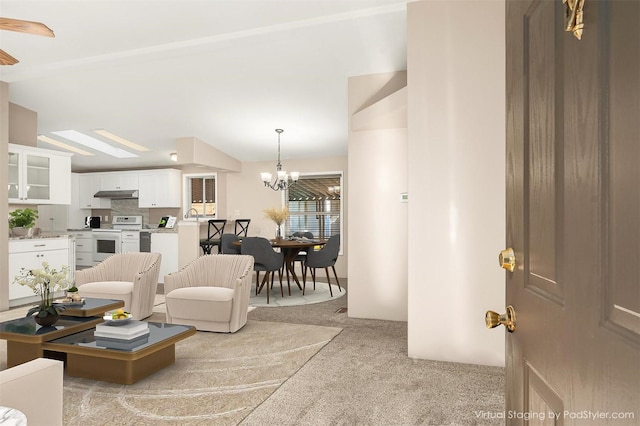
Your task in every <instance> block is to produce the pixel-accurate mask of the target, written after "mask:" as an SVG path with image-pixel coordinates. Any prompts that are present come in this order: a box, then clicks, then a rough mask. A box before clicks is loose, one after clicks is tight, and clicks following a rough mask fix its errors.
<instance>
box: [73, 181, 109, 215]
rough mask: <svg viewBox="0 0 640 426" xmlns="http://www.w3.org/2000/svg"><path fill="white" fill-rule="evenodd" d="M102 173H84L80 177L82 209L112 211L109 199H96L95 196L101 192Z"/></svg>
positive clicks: (80, 202) (80, 203)
mask: <svg viewBox="0 0 640 426" xmlns="http://www.w3.org/2000/svg"><path fill="white" fill-rule="evenodd" d="M101 175H102V173H82V174H80V176H79V191H78V192H79V197H80V200H79V205H80V208H81V209H110V208H111V200H110V199H109V198H96V197H94V196H93V195H94V194H95V193H96V192H98V191H100V178H101Z"/></svg>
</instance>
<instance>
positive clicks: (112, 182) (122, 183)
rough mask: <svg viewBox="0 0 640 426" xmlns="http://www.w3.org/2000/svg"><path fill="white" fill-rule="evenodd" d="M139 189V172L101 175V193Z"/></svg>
mask: <svg viewBox="0 0 640 426" xmlns="http://www.w3.org/2000/svg"><path fill="white" fill-rule="evenodd" d="M123 189H134V190H135V189H138V172H105V173H100V191H117V190H123Z"/></svg>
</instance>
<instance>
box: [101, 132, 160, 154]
mask: <svg viewBox="0 0 640 426" xmlns="http://www.w3.org/2000/svg"><path fill="white" fill-rule="evenodd" d="M93 132H94V133H97V134H99V135H100V136H104V137H105V138H107V139H111V140H112V141H114V142H118V143H119V144H122V145H124V146H128V147H129V148H131V149H135V150H136V151H140V152H145V151H149V148H147V147H144V146H142V145H138V144H137V143H134V142H131V141H129V140H126V139H125V138H121V137H120V136H118V135H114V134H113V133H111V132H108V131H106V130H104V129H99V130H94V131H93Z"/></svg>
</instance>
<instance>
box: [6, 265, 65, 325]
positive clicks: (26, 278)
mask: <svg viewBox="0 0 640 426" xmlns="http://www.w3.org/2000/svg"><path fill="white" fill-rule="evenodd" d="M68 280H69V267H68V266H62V267H61V268H60V269H53V268H51V267H50V266H49V263H48V262H42V269H31V270H27V269H25V268H22V269H21V270H20V273H19V274H18V275H16V277H15V279H14V283H17V284H20V285H26V286H28V287H30V288H31V289H32V290H33V292H34V293H35V294H37V295H38V296H40V303H39V304H38V305H37V306H34V307H33V308H31V309H29V311H28V312H27V315H26V316H27V317H29V316H31V315H34V314H35V316H34V320H35V321H36V323H38V324H40V325H41V326H43V327H46V326H51V325H53V324H55V323H56V321H58V318H59V315H60V314H59V312H60V311H63V310H64V307H63V306H54V304H53V295H54V293H55V292H56V291H58V290H62V289H64V288H66V287H67V284H68Z"/></svg>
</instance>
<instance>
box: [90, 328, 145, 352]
mask: <svg viewBox="0 0 640 426" xmlns="http://www.w3.org/2000/svg"><path fill="white" fill-rule="evenodd" d="M148 331H149V330H147V334H144V335H142V336H138V337H135V338H133V339H129V340H124V339H112V338H109V337H97V336H96V338H95V339H96V346H102V347H103V348H107V349H121V350H129V351H130V350H132V349H135V348H137V347H138V346H140V345H144V344H145V343H149V333H148Z"/></svg>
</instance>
